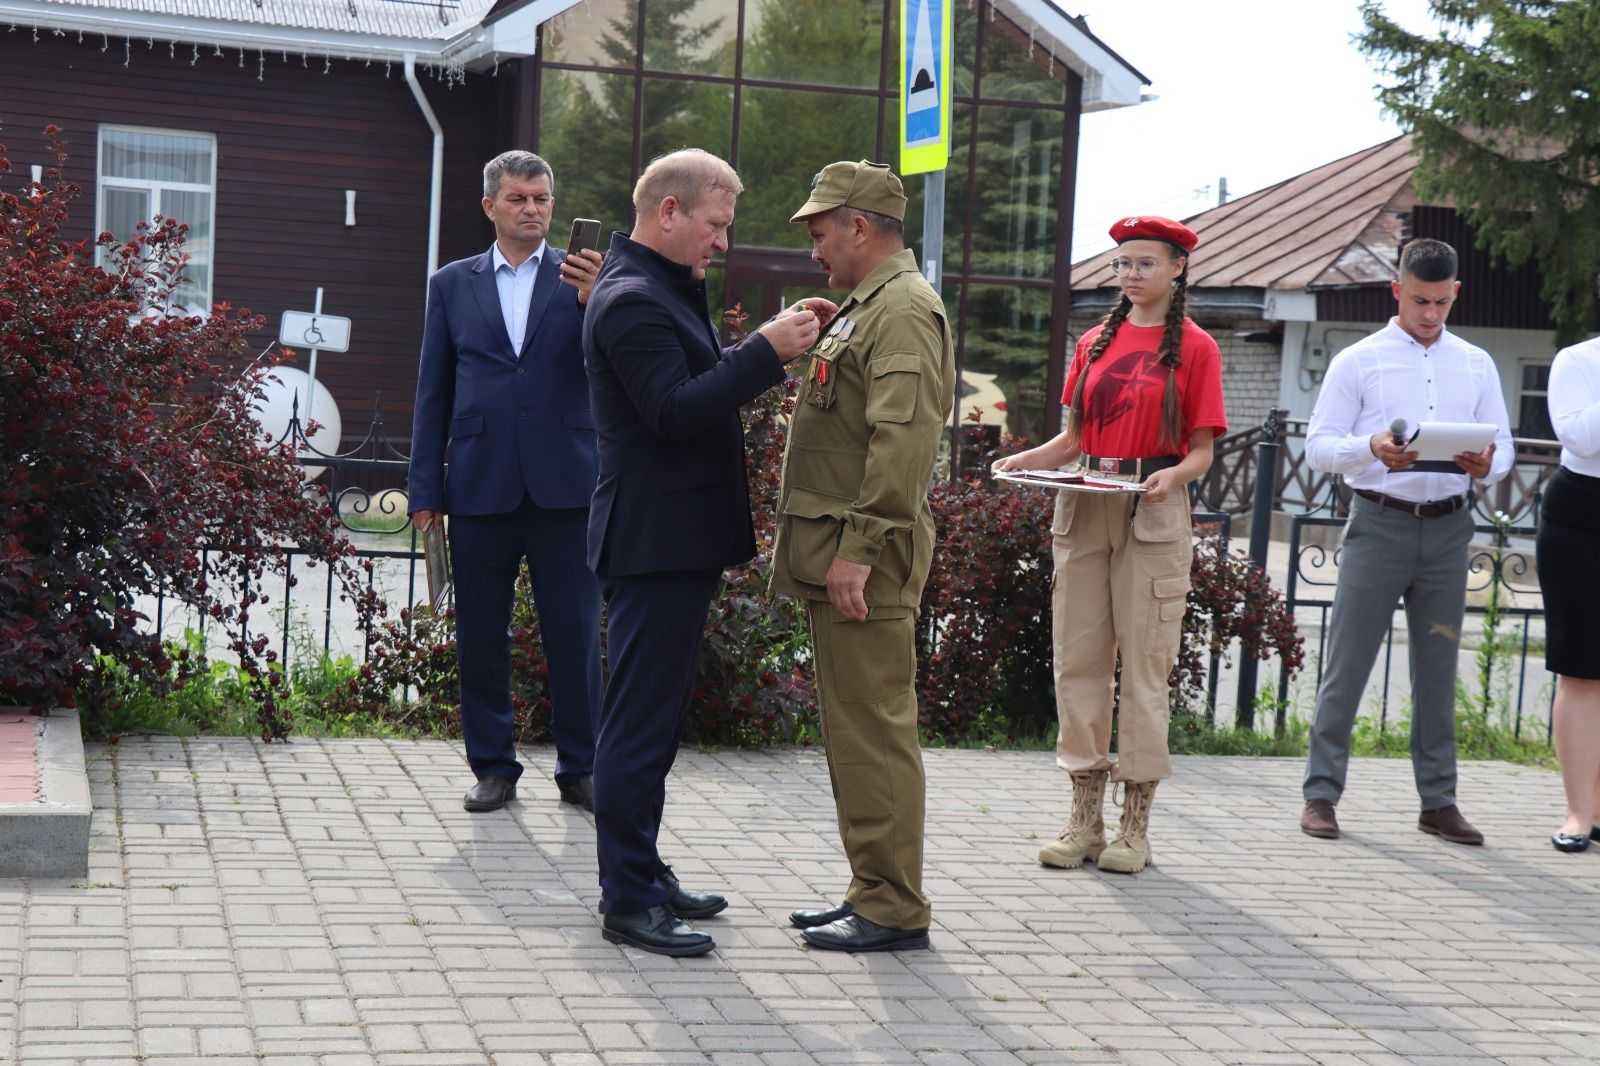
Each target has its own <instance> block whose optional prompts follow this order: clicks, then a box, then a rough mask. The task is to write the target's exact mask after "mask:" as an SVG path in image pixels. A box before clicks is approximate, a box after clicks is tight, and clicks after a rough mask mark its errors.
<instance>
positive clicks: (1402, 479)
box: [1300, 240, 1515, 844]
mask: <svg viewBox="0 0 1600 1066" xmlns="http://www.w3.org/2000/svg"><path fill="white" fill-rule="evenodd" d="M1456 265H1457V260H1456V253H1455V249H1453V248H1451V247H1450V246H1449V245H1448V244H1445V243H1444V242H1443V241H1434V240H1416V241H1412V242H1410V243H1409V244H1407V245H1406V247H1405V252H1404V254H1403V255H1402V256H1401V260H1400V278H1399V280H1398V281H1395V282H1393V283H1392V284H1393V288H1394V296H1395V300H1396V301H1397V302H1398V303H1399V309H1398V310H1399V313H1398V314H1397V315H1396V316H1395V317H1394V318H1392V319H1390V320H1389V324H1388V325H1387V326H1385V327H1384V328H1383V329H1381V330H1379V331H1378V332H1376V333H1374V334H1372V335H1371V336H1369V337H1366V338H1364V339H1362V340H1360V341H1358V342H1356V343H1355V344H1353V345H1351V346H1350V347H1349V348H1347V349H1345V350H1344V351H1343V352H1341V353H1340V354H1339V356H1338V357H1337V358H1336V359H1334V360H1333V362H1332V364H1330V365H1329V367H1328V376H1327V377H1326V378H1325V379H1324V380H1323V383H1322V392H1321V393H1320V394H1319V395H1318V397H1317V404H1316V408H1315V410H1313V412H1312V414H1311V427H1310V430H1309V431H1308V433H1307V436H1306V459H1307V461H1308V462H1309V463H1310V465H1311V467H1312V469H1314V470H1322V471H1327V472H1329V473H1335V474H1340V475H1343V477H1344V480H1345V483H1346V484H1348V485H1349V486H1350V487H1351V488H1352V489H1353V490H1354V491H1355V498H1354V499H1353V500H1352V501H1351V509H1350V523H1349V525H1348V526H1347V527H1346V530H1345V540H1344V547H1343V549H1342V553H1341V559H1340V564H1339V581H1338V586H1337V589H1336V591H1335V592H1334V599H1333V612H1332V616H1331V619H1330V621H1329V627H1328V651H1327V656H1326V658H1325V659H1324V661H1323V678H1322V687H1321V689H1320V690H1319V691H1318V693H1317V710H1316V716H1315V718H1314V719H1313V720H1312V724H1311V743H1310V754H1309V757H1308V758H1307V761H1306V776H1305V784H1304V793H1305V800H1306V805H1305V809H1304V811H1303V812H1302V814H1301V816H1300V829H1301V831H1302V832H1304V833H1306V834H1307V835H1308V836H1314V837H1322V838H1325V839H1333V838H1336V837H1337V836H1338V835H1339V822H1338V819H1337V817H1336V816H1335V814H1334V808H1335V806H1336V805H1337V804H1338V802H1339V797H1340V795H1341V794H1342V793H1343V792H1344V786H1345V774H1346V771H1347V769H1348V767H1349V762H1350V733H1351V730H1352V728H1353V727H1354V725H1355V720H1356V715H1357V713H1358V712H1359V710H1360V705H1361V698H1362V695H1363V693H1364V692H1365V690H1366V686H1367V679H1368V678H1369V677H1370V676H1371V674H1372V667H1373V664H1374V663H1375V662H1376V661H1377V657H1378V650H1379V648H1380V647H1381V646H1382V644H1383V638H1384V634H1386V633H1387V632H1388V631H1389V626H1390V622H1391V620H1392V619H1393V617H1394V609H1395V606H1396V604H1397V603H1399V602H1400V601H1401V600H1402V599H1403V600H1404V602H1405V608H1406V624H1407V630H1408V633H1409V639H1410V653H1411V693H1412V701H1411V763H1412V770H1413V772H1414V774H1415V777H1416V783H1417V794H1418V797H1419V798H1420V799H1421V806H1422V813H1421V815H1420V816H1419V817H1418V819H1417V828H1418V829H1420V830H1422V831H1423V832H1424V833H1432V834H1434V835H1436V836H1440V837H1443V838H1444V839H1445V840H1448V841H1452V842H1454V843H1457V844H1481V843H1483V834H1482V833H1480V832H1478V830H1476V829H1475V828H1473V826H1472V825H1471V823H1469V822H1468V821H1467V820H1466V818H1465V817H1463V816H1462V814H1461V811H1460V809H1459V808H1458V807H1457V806H1456V796H1455V790H1456V744H1455V681H1456V663H1457V659H1458V657H1459V654H1460V643H1461V621H1462V617H1463V615H1464V613H1465V608H1466V584H1467V551H1468V545H1469V544H1470V542H1471V540H1472V532H1473V520H1472V508H1471V506H1470V503H1471V497H1470V495H1469V492H1470V489H1471V487H1472V482H1473V480H1474V479H1477V480H1479V481H1482V482H1483V483H1484V484H1492V483H1493V482H1495V481H1498V480H1499V479H1500V478H1502V477H1504V476H1505V475H1506V473H1507V472H1508V471H1509V470H1510V469H1511V464H1512V462H1513V460H1514V459H1515V454H1514V450H1513V447H1512V444H1511V429H1510V422H1509V419H1508V418H1507V417H1506V404H1505V397H1504V395H1503V394H1502V393H1501V391H1500V376H1499V374H1498V372H1497V371H1496V370H1495V365H1494V360H1493V359H1492V358H1491V357H1490V356H1489V353H1487V352H1485V351H1484V350H1483V349H1481V348H1478V347H1476V346H1474V345H1471V344H1468V343H1467V342H1466V341H1463V340H1462V339H1460V338H1459V337H1457V336H1455V335H1454V334H1452V333H1450V332H1449V331H1448V330H1446V329H1445V319H1446V318H1448V317H1449V314H1450V307H1451V305H1452V304H1453V303H1454V302H1455V299H1456V296H1457V294H1458V293H1459V292H1460V290H1461V283H1460V282H1459V281H1457V280H1456ZM1400 420H1404V422H1405V424H1406V425H1407V426H1409V427H1415V426H1416V425H1417V424H1418V423H1419V422H1474V423H1492V424H1493V425H1494V426H1495V427H1496V429H1495V439H1494V442H1493V443H1491V444H1490V445H1489V446H1488V447H1487V448H1485V449H1484V450H1483V451H1482V452H1479V453H1474V452H1464V453H1462V454H1460V455H1457V456H1455V466H1456V467H1458V468H1459V471H1458V472H1450V473H1436V472H1429V473H1423V472H1420V471H1417V470H1413V469H1411V467H1412V465H1413V464H1414V463H1415V462H1416V459H1417V453H1416V452H1412V451H1407V450H1406V449H1405V447H1404V446H1403V445H1402V444H1399V443H1397V438H1396V434H1395V432H1394V431H1393V429H1392V428H1391V427H1392V426H1393V425H1394V424H1395V423H1396V422H1398V421H1400Z"/></svg>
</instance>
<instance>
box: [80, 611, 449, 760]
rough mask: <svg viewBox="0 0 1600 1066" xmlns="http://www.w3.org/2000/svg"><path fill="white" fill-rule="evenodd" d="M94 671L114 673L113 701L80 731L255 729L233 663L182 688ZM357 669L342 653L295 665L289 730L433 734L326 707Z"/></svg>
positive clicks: (112, 666) (109, 666) (195, 643)
mask: <svg viewBox="0 0 1600 1066" xmlns="http://www.w3.org/2000/svg"><path fill="white" fill-rule="evenodd" d="M186 643H187V645H188V647H189V649H190V654H191V655H198V654H199V653H200V651H201V650H202V649H203V647H204V644H203V642H202V641H201V639H200V637H199V635H198V634H195V633H189V634H186ZM101 669H102V671H103V672H104V673H105V674H107V675H108V676H110V677H112V678H115V679H116V688H117V700H116V701H115V702H116V705H115V706H111V707H108V708H107V710H106V713H105V715H104V717H103V719H97V718H95V717H94V716H86V717H85V719H84V723H85V729H86V731H87V732H89V733H90V734H91V735H94V736H100V737H106V736H120V735H124V734H138V733H154V734H162V735H167V736H179V737H192V736H200V735H206V736H232V737H247V736H255V735H257V734H259V733H260V732H261V726H260V724H259V722H258V721H257V718H256V705H255V701H254V700H253V699H252V698H251V697H250V691H249V681H248V678H247V677H246V676H245V674H244V672H243V671H242V670H240V669H239V667H237V666H235V665H234V664H232V663H228V662H221V661H212V662H210V663H208V664H207V667H206V669H205V670H203V671H201V672H199V673H197V674H195V675H194V676H192V677H190V678H189V679H188V681H187V682H186V683H185V684H184V685H183V686H182V687H181V688H179V687H175V686H174V687H169V688H168V689H167V691H165V692H157V691H155V690H153V689H152V688H150V687H149V686H147V685H144V684H141V683H139V682H137V681H134V680H133V679H132V678H130V677H129V676H128V674H127V672H126V671H125V670H124V669H123V668H122V667H121V666H119V665H117V664H116V663H114V662H111V661H110V660H102V662H101ZM360 669H361V665H360V664H359V663H358V662H356V661H355V659H353V658H352V657H351V656H348V655H341V656H339V657H337V658H334V657H331V656H328V655H325V654H324V655H319V656H316V657H314V658H312V660H311V661H310V662H309V663H308V664H305V665H296V666H294V667H293V668H292V669H291V671H290V674H289V678H288V685H287V691H286V692H285V693H284V695H283V697H282V699H283V702H284V703H285V704H286V705H287V707H288V708H289V711H290V712H291V714H292V715H293V716H294V728H293V730H292V731H291V732H292V735H294V736H316V737H395V738H397V739H410V738H414V737H422V736H432V735H433V732H432V731H431V730H429V729H427V728H424V727H421V726H419V727H417V728H406V727H405V726H404V725H397V724H395V723H393V722H391V721H388V720H383V719H378V718H374V717H371V716H367V715H361V714H352V713H330V712H328V711H326V710H325V709H324V703H325V702H326V701H327V698H328V697H329V696H330V695H331V694H332V693H333V692H334V691H335V690H336V689H338V688H340V687H342V686H343V685H344V684H345V683H346V682H347V681H349V680H350V679H352V678H354V677H355V676H356V674H357V673H358V671H359V670H360Z"/></svg>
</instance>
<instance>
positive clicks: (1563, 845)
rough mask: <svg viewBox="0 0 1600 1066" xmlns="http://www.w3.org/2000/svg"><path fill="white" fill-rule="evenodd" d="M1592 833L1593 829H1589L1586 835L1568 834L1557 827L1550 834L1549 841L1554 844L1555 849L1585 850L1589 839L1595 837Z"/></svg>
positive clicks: (1587, 848) (1587, 847)
mask: <svg viewBox="0 0 1600 1066" xmlns="http://www.w3.org/2000/svg"><path fill="white" fill-rule="evenodd" d="M1594 833H1595V831H1594V830H1593V829H1591V830H1589V835H1588V836H1584V835H1582V834H1581V833H1579V834H1573V835H1568V834H1566V833H1563V832H1561V831H1560V830H1559V829H1558V830H1556V831H1555V832H1554V833H1551V834H1550V843H1552V844H1554V845H1555V846H1556V850H1557V851H1587V850H1589V841H1590V840H1591V839H1594V838H1595V837H1594Z"/></svg>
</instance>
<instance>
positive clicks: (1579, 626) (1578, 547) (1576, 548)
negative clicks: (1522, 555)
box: [1538, 337, 1600, 851]
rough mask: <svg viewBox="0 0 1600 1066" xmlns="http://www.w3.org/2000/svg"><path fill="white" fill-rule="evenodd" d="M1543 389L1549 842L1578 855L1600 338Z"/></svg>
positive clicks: (1587, 820) (1596, 793)
mask: <svg viewBox="0 0 1600 1066" xmlns="http://www.w3.org/2000/svg"><path fill="white" fill-rule="evenodd" d="M1549 392H1550V421H1551V424H1553V425H1554V426H1555V430H1556V436H1557V437H1558V438H1559V439H1560V441H1561V467H1560V469H1558V470H1557V471H1556V473H1555V475H1554V476H1553V477H1551V479H1550V481H1549V484H1548V485H1546V486H1545V490H1544V508H1543V510H1542V511H1541V512H1540V515H1539V539H1538V560H1539V587H1540V588H1541V589H1542V590H1543V592H1544V614H1545V666H1546V667H1547V668H1548V669H1549V670H1550V671H1551V672H1553V673H1554V674H1555V675H1556V705H1555V711H1554V714H1555V722H1554V732H1555V738H1556V758H1557V759H1558V760H1559V761H1560V763H1561V782H1562V784H1563V785H1564V786H1565V787H1566V792H1567V820H1566V821H1565V822H1563V823H1562V825H1561V828H1560V829H1559V830H1557V831H1556V832H1555V833H1554V834H1553V835H1552V836H1551V837H1550V842H1551V843H1552V844H1554V845H1555V847H1556V850H1558V851H1583V850H1584V849H1586V848H1587V847H1588V846H1589V842H1590V840H1591V839H1594V840H1600V829H1596V828H1595V819H1596V817H1600V337H1597V338H1595V339H1594V340H1590V341H1585V342H1584V343H1582V344H1576V345H1573V346H1572V347H1571V348H1564V349H1562V351H1561V352H1560V353H1559V354H1557V355H1556V360H1555V363H1554V364H1553V365H1552V366H1551V368H1550V386H1549Z"/></svg>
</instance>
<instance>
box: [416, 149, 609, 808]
mask: <svg viewBox="0 0 1600 1066" xmlns="http://www.w3.org/2000/svg"><path fill="white" fill-rule="evenodd" d="M554 209H555V176H554V174H552V173H551V170H550V166H549V164H547V163H546V162H545V161H544V160H543V159H541V158H539V157H538V156H536V155H534V154H533V153H532V152H522V151H511V152H505V153H503V154H501V155H499V156H496V157H495V158H494V159H492V160H490V161H489V163H488V165H486V166H485V167H484V168H483V211H484V214H486V215H488V216H489V220H490V221H491V222H493V223H494V231H495V242H494V244H493V245H492V246H491V247H490V248H489V250H488V251H486V252H484V253H483V254H481V255H476V256H472V257H470V258H468V259H461V260H458V261H457V262H454V263H451V264H450V265H448V266H446V267H444V268H443V269H441V270H440V271H439V272H438V273H436V274H434V276H433V279H432V280H431V281H430V282H429V284H428V311H427V321H426V325H425V327H424V329H423V334H422V364H421V369H420V370H419V372H418V377H417V404H416V413H415V415H414V418H413V422H412V427H413V428H412V439H411V469H410V504H409V506H410V511H411V517H412V519H413V520H414V521H415V522H416V524H417V528H418V529H419V530H421V531H423V532H427V531H428V530H430V529H432V528H434V526H436V525H438V524H439V523H440V522H442V521H443V517H444V516H445V515H449V516H450V562H451V569H452V571H453V574H454V578H455V599H456V663H457V666H458V667H459V670H460V674H461V732H462V735H463V737H464V738H465V740H466V746H467V761H468V762H469V763H470V764H471V766H472V772H473V773H474V774H475V775H476V776H477V779H478V780H477V784H475V785H474V786H473V787H472V788H471V789H470V790H469V791H468V792H467V795H466V798H465V800H464V802H463V804H462V805H463V806H464V807H465V808H466V809H467V810H469V811H492V810H498V809H499V808H501V807H504V806H505V805H506V803H507V802H508V801H509V800H513V799H515V798H516V794H517V779H518V778H519V777H521V776H522V764H521V763H520V762H518V761H517V753H516V746H515V744H514V743H513V741H512V737H513V732H514V716H513V709H512V704H511V640H510V636H509V632H508V628H507V627H508V626H509V624H510V621H511V601H512V595H513V593H514V590H515V586H516V578H517V571H518V570H519V569H520V567H521V565H522V560H523V559H524V558H526V559H527V561H528V570H529V573H530V574H531V575H532V578H533V597H534V604H535V606H536V607H537V609H538V612H539V631H540V635H541V638H542V640H543V642H544V654H545V660H546V661H547V663H548V664H549V670H550V673H549V679H550V697H551V701H552V703H553V704H554V714H553V715H552V723H551V732H552V733H553V734H554V735H555V742H556V772H555V778H556V785H557V787H558V789H559V791H560V793H561V798H562V799H563V800H564V801H566V802H568V803H574V804H577V805H579V806H582V807H585V808H587V809H589V810H593V809H594V800H593V787H592V781H591V776H592V774H593V772H594V735H595V719H596V715H597V712H598V706H599V699H600V591H599V585H598V583H597V582H596V580H595V578H594V575H593V574H592V573H591V572H590V570H589V568H588V566H587V565H586V563H585V552H586V545H585V537H586V534H587V530H588V523H589V498H590V496H591V495H592V494H593V492H594V485H595V438H594V421H593V419H592V418H591V417H590V414H589V386H588V382H587V381H586V380H585V377H584V370H583V347H582V343H583V342H582V327H583V314H584V310H583V305H584V304H585V303H586V302H587V301H588V298H589V288H590V286H591V285H592V284H593V282H594V276H595V272H596V269H597V268H598V266H599V264H600V262H601V258H600V254H599V253H598V252H596V251H594V250H592V249H586V250H584V251H582V252H580V253H578V254H575V255H572V256H567V255H565V254H564V253H563V252H561V251H560V250H558V249H555V248H551V247H550V246H549V245H548V244H547V243H546V241H545V234H546V233H547V232H548V230H549V228H550V217H551V215H552V213H553V212H554ZM563 282H565V283H566V284H563ZM446 448H448V449H449V455H450V467H449V472H448V474H447V473H446V472H445V451H446Z"/></svg>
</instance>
